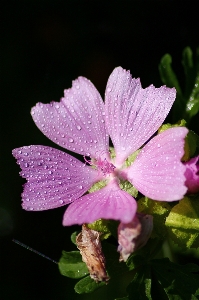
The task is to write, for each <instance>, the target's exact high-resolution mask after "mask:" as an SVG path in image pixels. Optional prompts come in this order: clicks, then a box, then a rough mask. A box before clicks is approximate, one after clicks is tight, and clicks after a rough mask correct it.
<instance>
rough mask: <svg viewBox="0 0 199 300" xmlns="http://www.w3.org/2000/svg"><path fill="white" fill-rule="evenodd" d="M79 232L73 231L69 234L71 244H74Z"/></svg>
mask: <svg viewBox="0 0 199 300" xmlns="http://www.w3.org/2000/svg"><path fill="white" fill-rule="evenodd" d="M78 234H79V232H78V231H75V232H73V233H72V234H71V237H70V239H71V242H72V243H73V244H75V245H76V236H77V235H78Z"/></svg>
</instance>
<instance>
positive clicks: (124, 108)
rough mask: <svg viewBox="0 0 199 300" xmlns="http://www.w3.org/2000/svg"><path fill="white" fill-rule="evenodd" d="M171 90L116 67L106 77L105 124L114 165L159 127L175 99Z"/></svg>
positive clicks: (119, 162) (139, 145)
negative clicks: (144, 82)
mask: <svg viewBox="0 0 199 300" xmlns="http://www.w3.org/2000/svg"><path fill="white" fill-rule="evenodd" d="M175 96H176V91H175V89H174V88H173V89H170V88H167V87H166V86H162V87H160V88H155V87H154V86H153V85H150V86H149V87H148V88H146V89H142V86H141V83H140V80H139V79H135V78H133V79H132V77H131V74H130V72H129V71H126V70H124V69H122V68H121V67H118V68H116V69H114V71H113V72H112V74H111V75H110V77H109V80H108V83H107V87H106V93H105V112H106V116H107V119H106V124H107V129H108V131H109V134H110V137H111V139H112V142H113V144H114V148H115V150H116V156H117V162H118V164H121V163H123V162H124V160H125V159H126V158H127V157H128V156H129V155H130V154H132V153H133V152H134V151H136V150H137V149H139V148H140V147H141V146H142V145H143V144H144V143H145V142H146V141H147V140H148V139H149V138H150V137H151V136H152V135H153V134H154V133H155V132H156V131H157V129H158V128H159V127H160V125H161V124H162V123H163V121H164V119H165V118H166V116H167V115H168V113H169V110H170V108H171V106H172V104H173V102H174V100H175Z"/></svg>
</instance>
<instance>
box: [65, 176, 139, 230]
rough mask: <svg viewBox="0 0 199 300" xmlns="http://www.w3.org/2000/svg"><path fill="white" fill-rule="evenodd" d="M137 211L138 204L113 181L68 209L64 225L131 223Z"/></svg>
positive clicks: (80, 199) (78, 200) (75, 202)
mask: <svg viewBox="0 0 199 300" xmlns="http://www.w3.org/2000/svg"><path fill="white" fill-rule="evenodd" d="M136 210H137V202H136V201H135V199H134V198H133V197H132V196H130V195H129V194H128V193H127V192H125V191H122V190H121V189H120V188H119V186H118V185H117V184H116V183H115V182H114V181H113V182H110V183H109V184H108V185H107V186H106V187H104V188H102V189H101V190H99V191H97V192H93V193H90V194H87V195H85V196H83V197H81V198H79V199H77V200H76V201H74V202H73V203H72V204H71V205H70V206H69V207H68V208H67V209H66V212H65V214H64V218H63V225H64V226H70V225H74V224H84V223H92V222H94V221H96V220H98V219H101V218H103V219H112V220H120V221H121V222H123V223H129V222H130V221H131V220H132V219H133V217H134V215H135V213H136Z"/></svg>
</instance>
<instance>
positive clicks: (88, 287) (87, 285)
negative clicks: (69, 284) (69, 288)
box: [74, 276, 106, 294]
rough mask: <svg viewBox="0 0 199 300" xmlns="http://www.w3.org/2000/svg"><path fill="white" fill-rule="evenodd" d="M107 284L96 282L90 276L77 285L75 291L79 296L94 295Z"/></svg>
mask: <svg viewBox="0 0 199 300" xmlns="http://www.w3.org/2000/svg"><path fill="white" fill-rule="evenodd" d="M105 284H106V283H105V282H98V283H97V282H95V281H94V280H93V279H91V277H90V276H86V277H85V278H83V279H81V280H80V281H78V283H76V285H75V287H74V289H75V292H76V293H78V294H85V293H86V294H87V293H92V292H94V291H95V290H97V289H99V288H100V287H102V286H104V285H105Z"/></svg>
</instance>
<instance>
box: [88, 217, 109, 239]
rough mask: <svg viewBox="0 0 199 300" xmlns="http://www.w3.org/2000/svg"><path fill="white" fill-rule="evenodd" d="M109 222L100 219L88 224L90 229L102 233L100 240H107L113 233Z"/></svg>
mask: <svg viewBox="0 0 199 300" xmlns="http://www.w3.org/2000/svg"><path fill="white" fill-rule="evenodd" d="M109 222H110V221H109V220H104V219H99V220H97V221H95V222H93V223H90V224H88V227H89V228H90V229H93V230H96V231H99V232H100V233H101V236H100V239H101V240H103V239H107V238H108V237H109V236H110V235H111V232H110V230H109V226H108V225H109Z"/></svg>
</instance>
